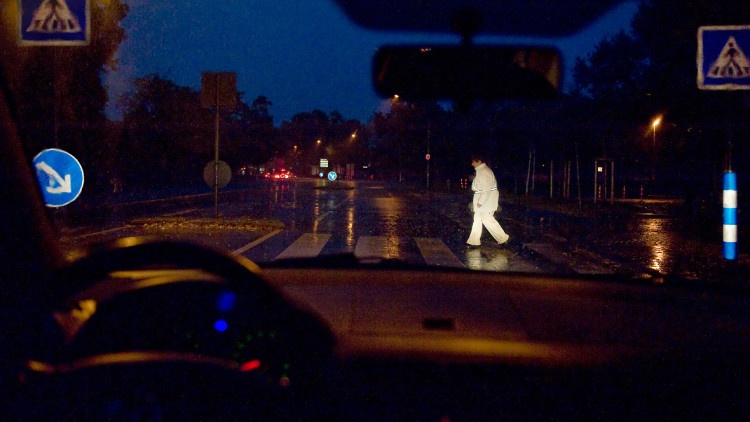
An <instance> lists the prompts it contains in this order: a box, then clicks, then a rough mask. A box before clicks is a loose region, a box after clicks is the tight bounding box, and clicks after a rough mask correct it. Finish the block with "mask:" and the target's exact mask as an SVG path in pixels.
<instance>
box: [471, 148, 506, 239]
mask: <svg viewBox="0 0 750 422" xmlns="http://www.w3.org/2000/svg"><path fill="white" fill-rule="evenodd" d="M471 165H472V167H474V170H475V171H476V175H475V176H474V181H473V182H472V184H471V190H473V191H474V199H473V200H472V211H473V212H474V223H473V224H472V226H471V234H469V239H468V240H467V241H466V245H467V247H469V248H476V247H479V246H480V245H481V241H480V239H481V237H482V226H484V227H486V228H487V231H488V232H489V233H490V235H492V237H493V238H494V239H495V240H496V241H497V243H498V244H499V245H503V244H506V243H507V242H508V239H510V236H508V234H507V233H505V230H503V228H502V227H501V226H500V223H498V222H497V220H495V211H497V208H498V202H499V200H500V192H498V190H497V180H496V179H495V173H493V172H492V169H490V168H489V166H487V164H486V163H485V161H484V159H483V158H482V157H481V156H479V155H473V156H472V157H471Z"/></svg>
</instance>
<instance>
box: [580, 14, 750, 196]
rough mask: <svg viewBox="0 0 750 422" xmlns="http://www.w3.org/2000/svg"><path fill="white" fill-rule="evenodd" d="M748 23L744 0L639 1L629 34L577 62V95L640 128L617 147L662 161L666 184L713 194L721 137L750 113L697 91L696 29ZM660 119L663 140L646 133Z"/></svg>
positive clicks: (733, 98) (726, 97) (739, 101)
mask: <svg viewBox="0 0 750 422" xmlns="http://www.w3.org/2000/svg"><path fill="white" fill-rule="evenodd" d="M747 22H750V4H748V3H747V2H743V1H739V0H716V1H711V2H704V1H700V0H686V1H681V2H673V1H668V0H642V1H640V4H639V9H638V12H637V14H636V16H635V18H634V19H633V22H632V30H631V31H630V32H629V33H620V34H618V35H616V36H615V37H613V38H611V39H607V40H604V41H602V42H601V43H600V44H599V45H598V46H597V48H596V50H595V51H594V52H593V53H592V54H591V55H590V56H589V57H588V58H587V59H585V60H579V61H578V62H577V63H576V66H575V70H574V78H575V86H576V93H577V94H578V95H580V96H583V97H588V98H591V100H592V101H594V102H595V103H596V104H597V110H598V112H597V115H596V116H595V118H597V119H601V120H608V121H612V120H619V121H624V122H628V123H630V124H631V127H632V126H634V125H640V130H637V131H632V132H631V133H628V132H627V131H626V132H622V133H620V136H619V142H626V143H628V144H630V145H632V146H633V147H636V148H637V147H639V146H640V150H641V156H640V159H641V160H658V162H659V167H660V169H661V171H662V173H663V174H664V178H663V180H664V181H665V183H666V182H668V180H669V179H670V178H671V179H674V180H684V179H685V178H686V177H687V178H689V179H692V180H690V181H688V183H687V185H690V186H694V185H697V184H699V183H703V184H704V185H705V187H704V190H706V189H709V188H710V186H711V181H710V179H711V178H712V177H714V176H715V175H713V174H712V169H713V168H721V167H722V166H721V165H717V163H720V162H722V161H723V157H724V154H725V153H726V152H727V148H726V147H724V146H721V143H720V144H718V145H717V140H724V139H732V138H735V137H736V136H737V134H738V133H741V132H746V131H747V129H748V127H747V123H745V122H747V120H748V119H747V117H748V112H749V111H750V110H749V108H748V107H747V100H746V98H743V97H746V95H745V94H739V93H730V92H705V91H701V90H699V89H697V87H696V73H697V71H696V66H695V56H696V51H697V31H698V28H699V27H700V26H704V25H732V24H734V25H738V24H747ZM657 115H662V116H663V119H662V124H661V126H659V142H658V143H657V142H656V141H655V140H652V139H649V138H647V137H646V136H645V135H646V134H648V133H649V130H653V129H652V128H651V127H650V123H651V121H652V119H653V118H654V117H655V116H657ZM729 121H734V122H737V123H735V124H734V125H727V123H728V122H729ZM729 126H732V128H731V129H727V128H728V127H729ZM649 140H651V142H648V141H649ZM652 144H653V145H652ZM610 149H613V148H611V147H610ZM735 152H736V153H741V151H739V150H738V151H735ZM736 158H737V157H736ZM735 161H736V162H740V163H744V162H746V161H747V160H744V159H742V160H740V159H737V160H735ZM662 188H663V189H665V191H666V189H668V188H669V186H666V185H665V186H662ZM671 190H672V191H674V188H672V189H671Z"/></svg>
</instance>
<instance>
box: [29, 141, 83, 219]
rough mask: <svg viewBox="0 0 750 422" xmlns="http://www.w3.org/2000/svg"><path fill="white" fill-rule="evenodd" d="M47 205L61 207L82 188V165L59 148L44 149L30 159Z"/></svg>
mask: <svg viewBox="0 0 750 422" xmlns="http://www.w3.org/2000/svg"><path fill="white" fill-rule="evenodd" d="M32 163H33V164H34V168H35V169H36V177H37V179H38V180H39V186H40V187H41V189H42V196H43V197H44V202H45V203H46V204H47V206H48V207H62V206H65V205H68V204H69V203H71V202H73V201H75V200H76V198H78V195H80V194H81V191H82V190H83V167H81V163H79V162H78V160H76V158H75V157H73V156H72V155H70V154H69V153H67V152H65V151H63V150H61V149H54V148H51V149H45V150H44V151H42V152H40V153H39V154H37V156H36V157H34V160H33V161H32Z"/></svg>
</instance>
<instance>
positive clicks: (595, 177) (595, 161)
mask: <svg viewBox="0 0 750 422" xmlns="http://www.w3.org/2000/svg"><path fill="white" fill-rule="evenodd" d="M598 170H599V161H597V160H594V203H595V204H596V191H597V188H598V187H599V186H598V181H599V180H598V179H599V172H598Z"/></svg>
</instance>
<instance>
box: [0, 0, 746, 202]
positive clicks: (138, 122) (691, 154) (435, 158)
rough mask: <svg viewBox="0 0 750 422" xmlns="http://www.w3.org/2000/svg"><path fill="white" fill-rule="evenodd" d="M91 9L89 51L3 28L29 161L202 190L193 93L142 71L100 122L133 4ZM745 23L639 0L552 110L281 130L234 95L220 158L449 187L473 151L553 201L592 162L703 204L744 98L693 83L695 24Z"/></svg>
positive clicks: (209, 125)
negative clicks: (336, 168)
mask: <svg viewBox="0 0 750 422" xmlns="http://www.w3.org/2000/svg"><path fill="white" fill-rule="evenodd" d="M91 9H92V25H91V28H92V37H91V38H92V41H91V44H90V45H89V46H88V47H86V48H60V47H30V48H29V47H26V48H18V47H16V46H15V36H16V34H15V32H14V31H13V28H8V27H4V28H2V30H1V32H0V35H1V36H2V38H0V43H1V44H2V47H3V48H1V49H0V54H1V55H3V62H4V63H10V62H13V63H17V66H15V67H14V68H12V69H8V70H6V72H7V73H8V74H6V75H4V76H3V77H4V78H5V79H6V80H7V81H8V84H9V86H10V87H11V91H12V92H14V93H16V94H17V97H18V98H17V99H16V100H17V101H16V102H15V104H17V110H16V112H17V114H18V115H19V117H20V119H19V120H20V122H22V123H21V124H22V125H23V133H24V134H25V136H26V138H25V144H26V146H27V148H28V150H29V153H30V154H31V155H34V154H35V153H36V152H38V151H39V150H41V149H43V148H47V147H60V148H63V149H66V150H69V151H70V152H71V153H73V154H74V155H75V156H77V157H78V158H79V160H80V161H81V162H82V164H83V165H84V167H85V168H86V170H87V175H88V176H87V184H86V189H91V190H92V192H106V191H108V190H109V189H110V188H111V186H110V182H111V180H112V179H121V180H122V181H123V182H124V183H131V184H141V185H154V184H189V183H200V181H201V174H202V169H203V167H204V166H205V165H206V164H207V163H208V161H210V160H212V159H213V142H212V141H213V110H210V109H204V108H201V106H200V98H199V92H198V91H197V90H195V89H193V88H189V87H182V86H178V85H177V84H175V83H174V82H172V81H170V80H169V79H167V78H166V77H163V76H161V75H157V74H151V75H146V76H142V77H139V78H137V79H136V80H134V81H133V87H134V89H133V90H132V92H131V93H130V94H128V95H126V96H124V97H122V98H120V99H117V102H118V107H120V109H121V110H122V112H123V120H122V121H121V122H112V121H108V120H107V118H106V116H105V115H104V107H105V105H106V103H107V101H108V99H107V93H106V90H105V88H104V86H103V85H102V79H101V75H102V74H103V73H106V72H108V71H111V70H112V69H114V68H116V66H117V62H116V59H115V53H116V51H117V48H118V47H119V44H120V43H121V42H122V40H123V39H124V37H125V33H124V30H123V28H122V27H121V26H120V25H119V23H120V21H122V19H124V17H125V16H126V15H127V12H128V7H127V5H125V4H123V3H121V2H120V1H119V0H111V1H108V2H101V4H99V3H97V7H92V8H91ZM748 22H750V4H747V3H746V2H740V1H738V0H715V1H712V2H704V1H700V0H685V1H682V2H673V1H667V0H641V1H639V8H638V12H637V14H636V15H635V18H634V19H633V22H632V26H631V28H630V29H629V30H627V31H623V32H621V33H619V34H617V35H615V36H613V37H610V38H607V39H604V40H602V41H601V42H600V43H599V44H598V45H597V47H596V49H595V50H594V52H593V53H591V54H590V55H588V56H587V57H584V58H579V59H578V60H577V61H576V63H575V66H574V86H573V89H572V91H571V92H570V93H568V94H562V95H561V97H560V98H559V99H558V100H556V101H552V102H549V101H506V102H496V103H477V104H474V106H473V107H471V108H470V109H469V110H468V111H467V110H464V109H461V110H456V109H453V108H452V106H450V105H445V104H439V103H436V102H419V103H410V102H404V101H401V100H396V99H393V100H392V101H391V104H390V106H389V107H388V109H387V110H386V111H378V112H375V113H373V114H372V116H371V117H370V118H369V119H368V120H367V121H364V122H360V121H358V120H354V119H347V118H345V116H343V115H341V113H339V112H338V111H330V112H325V111H321V110H309V111H301V112H300V113H298V114H297V115H295V116H294V117H292V118H291V119H290V120H289V121H284V122H281V123H280V124H278V125H276V124H274V119H273V115H272V114H273V111H272V110H273V104H272V101H271V99H269V98H267V97H265V96H263V95H255V96H252V97H251V98H253V97H254V99H253V100H252V101H247V100H246V99H245V98H244V97H245V95H246V93H238V102H237V104H238V106H237V107H236V108H235V109H234V110H231V111H226V112H222V113H221V116H220V117H221V133H222V138H221V152H220V156H221V158H222V159H223V160H225V161H227V162H228V163H229V164H230V166H231V167H232V168H233V169H235V170H237V169H240V168H243V167H250V168H260V167H270V168H274V167H277V166H278V167H282V166H283V167H286V168H288V169H292V170H293V171H294V172H295V173H297V174H298V175H312V174H313V172H314V170H315V166H316V164H317V163H318V162H319V159H320V158H328V159H329V160H330V161H331V162H333V163H338V164H341V165H346V164H351V165H354V167H355V168H356V169H357V171H356V174H355V175H356V177H367V178H377V179H382V180H389V181H400V182H404V183H423V182H426V179H427V180H430V182H431V184H432V186H431V187H434V186H446V187H448V186H449V187H452V188H455V187H456V186H457V185H458V181H459V180H460V179H465V178H467V177H468V176H470V175H471V173H472V169H471V167H470V165H469V163H468V161H469V156H470V154H471V153H472V152H482V153H484V154H485V156H487V158H488V160H489V161H490V163H491V164H492V165H493V167H494V168H495V172H496V174H497V175H498V179H499V180H500V183H501V185H502V187H503V188H504V189H506V190H514V191H515V192H519V193H525V192H526V191H528V189H529V183H528V182H529V180H530V179H531V182H532V183H531V186H534V182H536V189H537V190H538V191H539V190H541V189H542V188H541V186H545V188H544V190H543V191H544V192H545V194H546V192H548V191H549V190H551V189H548V188H547V187H546V185H552V184H553V183H554V184H557V185H555V186H554V191H555V192H562V191H563V189H561V187H560V186H559V184H560V183H562V181H563V180H565V179H564V177H563V176H562V175H561V174H560V172H563V171H567V172H568V173H570V171H571V168H573V169H575V170H576V171H577V173H578V174H579V176H580V177H581V180H582V188H583V191H584V195H585V196H590V195H593V194H594V190H593V180H592V179H594V177H593V176H594V174H593V173H594V171H595V169H594V168H593V163H594V162H595V160H597V159H607V160H611V161H612V162H614V163H615V167H614V168H615V178H616V185H617V186H616V191H617V194H618V195H619V194H620V192H621V189H625V190H626V191H627V194H628V196H632V195H634V194H635V192H637V191H638V189H639V187H643V186H646V188H647V190H648V192H649V193H653V194H681V193H685V192H686V191H688V190H691V191H693V192H692V193H695V194H698V195H710V194H714V193H716V191H717V180H718V179H719V177H720V175H721V172H722V171H723V170H725V169H726V168H727V166H728V164H729V163H730V161H731V163H732V165H733V169H734V170H736V171H737V172H738V173H740V174H741V175H742V174H745V173H746V168H745V167H747V164H746V163H747V162H748V160H747V156H748V152H749V151H748V148H747V146H746V142H745V139H744V138H745V134H746V133H748V131H747V129H748V127H747V126H748V123H747V121H748V119H747V114H748V111H750V110H749V108H750V98H748V96H747V95H746V94H744V93H740V92H705V91H700V90H698V89H697V87H696V82H695V79H696V66H695V55H696V49H697V40H696V33H697V29H698V27H699V26H701V25H729V24H746V23H748ZM657 116H659V117H660V118H661V120H660V124H659V126H658V128H657V129H656V130H657V133H656V136H654V127H653V126H652V125H653V121H654V119H655V118H656V117H657ZM428 153H429V155H430V160H429V161H428V160H427V159H426V156H427V154H428ZM730 159H731V160H730ZM571 166H573V167H571ZM530 176H533V177H531V178H530ZM551 187H552V186H551Z"/></svg>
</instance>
